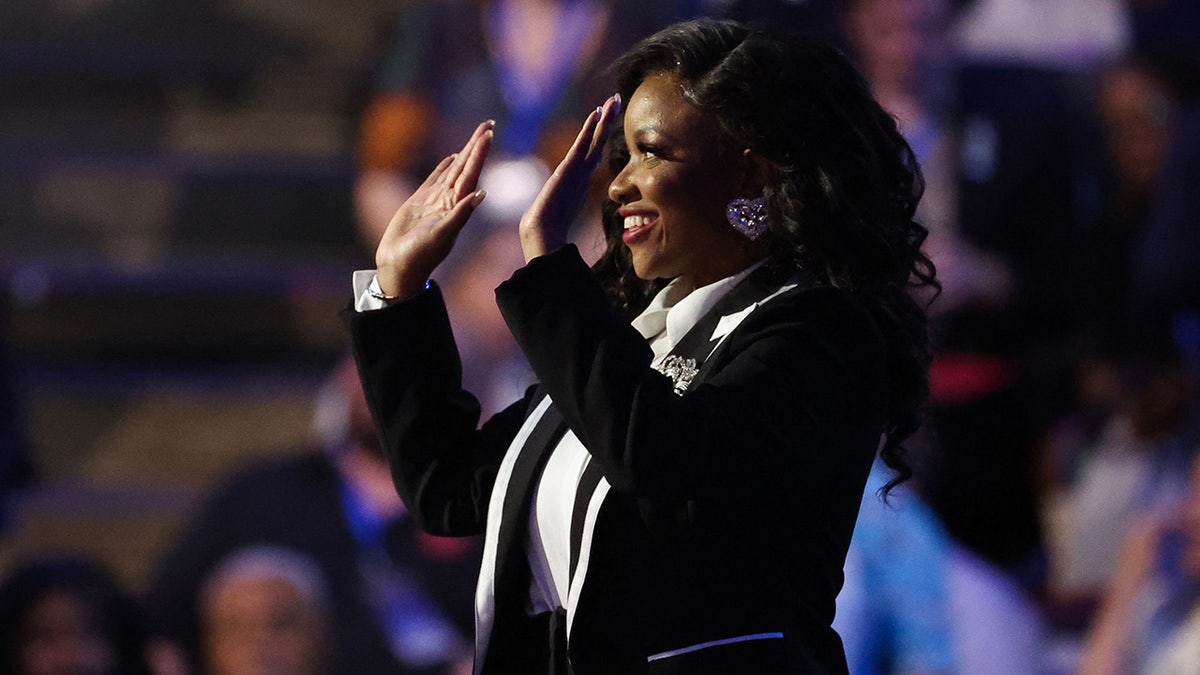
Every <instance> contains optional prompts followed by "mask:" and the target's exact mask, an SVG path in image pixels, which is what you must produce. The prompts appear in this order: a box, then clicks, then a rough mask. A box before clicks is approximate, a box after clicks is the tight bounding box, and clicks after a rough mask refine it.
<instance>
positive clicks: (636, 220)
mask: <svg viewBox="0 0 1200 675" xmlns="http://www.w3.org/2000/svg"><path fill="white" fill-rule="evenodd" d="M649 222H650V217H649V216H625V229H627V230H632V229H634V228H638V227H642V226H643V225H646V224H648V223H649Z"/></svg>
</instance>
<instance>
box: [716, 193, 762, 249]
mask: <svg viewBox="0 0 1200 675" xmlns="http://www.w3.org/2000/svg"><path fill="white" fill-rule="evenodd" d="M725 217H726V218H728V219H729V224H730V225H732V226H733V229H735V230H737V231H738V232H741V233H742V234H743V235H745V236H746V238H747V239H749V240H750V241H754V240H755V239H758V238H759V237H760V236H762V233H763V232H766V231H767V224H768V223H767V207H766V205H764V204H763V198H762V197H755V198H754V199H746V198H745V197H738V198H737V199H734V200H733V201H731V202H729V206H728V207H727V208H726V209H725Z"/></svg>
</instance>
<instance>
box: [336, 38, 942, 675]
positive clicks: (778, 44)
mask: <svg viewBox="0 0 1200 675" xmlns="http://www.w3.org/2000/svg"><path fill="white" fill-rule="evenodd" d="M618 68H619V72H620V83H619V84H620V87H619V91H620V95H619V96H614V97H612V98H610V99H609V100H608V101H606V102H605V103H604V105H603V106H601V107H600V108H597V110H596V111H595V112H594V113H592V114H591V115H590V116H589V117H588V119H587V120H586V122H585V123H584V125H583V128H582V129H581V131H580V134H579V136H578V137H577V139H576V142H575V145H574V146H573V147H572V148H571V150H570V151H569V152H568V153H567V156H566V158H565V159H564V160H563V162H562V163H561V164H560V165H559V167H558V169H557V170H556V172H555V174H554V175H553V176H552V177H551V178H550V180H549V181H548V182H547V183H546V185H545V187H544V188H543V190H542V192H541V194H540V195H539V197H538V199H537V201H536V202H535V204H534V205H533V207H531V209H530V210H529V211H528V212H527V213H526V214H525V216H524V218H523V219H522V221H521V225H520V238H521V243H522V247H523V250H524V253H525V257H526V259H527V261H528V263H527V265H526V266H525V267H524V268H522V269H520V270H518V271H517V272H515V273H514V274H513V276H512V277H511V278H510V279H509V280H508V281H506V282H505V283H503V284H502V285H501V286H500V287H499V288H498V289H497V291H496V294H497V301H498V303H499V305H500V309H501V311H502V313H503V314H504V316H505V320H506V321H507V322H508V325H509V327H510V329H511V330H512V332H513V335H514V336H515V338H516V340H517V342H518V344H520V345H521V348H522V349H523V351H524V352H525V354H526V356H527V357H528V358H529V361H530V364H531V365H532V367H533V369H534V372H535V373H536V374H537V375H538V378H539V380H540V384H539V386H537V387H536V388H534V389H532V390H531V391H530V392H529V393H528V394H527V396H526V397H525V399H524V400H522V401H520V402H518V403H517V404H515V405H513V406H512V407H510V408H508V409H506V410H504V411H503V412H501V413H499V414H497V415H495V416H494V417H492V418H491V419H490V420H489V421H488V422H487V423H486V424H484V425H483V426H482V427H481V428H480V429H478V430H476V420H477V406H476V404H475V402H474V400H473V399H472V398H471V397H470V396H468V395H466V394H465V393H464V392H462V391H461V388H460V386H459V381H460V377H459V368H458V359H457V355H456V353H455V349H454V344H453V339H452V336H451V335H450V333H449V329H448V322H447V319H446V313H445V308H444V306H443V304H442V302H441V299H440V295H439V293H438V291H437V288H436V286H434V285H433V284H432V282H426V281H425V280H426V279H427V278H428V276H429V275H430V274H431V273H432V271H433V269H434V267H435V266H436V265H437V263H438V262H439V261H440V260H441V259H442V258H443V257H444V256H445V255H446V252H447V251H448V250H449V249H450V247H451V246H452V244H453V240H454V236H455V234H456V232H457V230H458V229H459V228H461V227H462V225H463V224H464V222H465V221H466V219H467V217H468V216H469V213H470V210H471V209H472V208H473V207H474V206H475V205H477V204H478V203H479V202H480V201H481V200H482V199H483V197H484V195H483V193H482V192H478V191H476V188H475V181H476V179H477V177H478V174H479V171H480V166H481V164H482V162H483V159H484V157H485V156H486V154H487V151H488V148H489V145H490V141H491V133H492V132H491V125H490V123H485V124H483V125H480V127H479V128H478V129H477V130H476V132H475V134H474V136H472V138H471V140H470V141H469V142H468V143H467V145H466V146H465V147H464V148H463V151H462V152H460V153H459V154H458V155H456V156H453V157H450V158H447V159H446V160H444V161H443V162H442V164H440V165H439V167H438V168H437V169H436V170H435V171H434V173H433V174H432V175H431V176H430V178H429V179H428V180H427V181H426V182H425V184H424V185H423V186H422V187H421V188H420V189H419V190H418V191H417V192H416V193H414V195H413V197H412V198H411V199H410V200H409V201H408V202H407V203H406V204H405V206H404V207H403V208H401V209H400V211H399V212H398V213H397V214H396V216H395V217H394V218H393V220H392V223H391V224H390V226H389V228H388V232H387V233H386V234H385V235H384V237H383V240H382V241H381V243H380V247H379V250H378V252H377V257H376V262H377V264H378V267H379V269H378V270H377V272H376V274H375V276H374V277H373V280H372V276H371V274H370V273H358V274H357V275H356V287H358V288H359V289H361V290H365V292H364V293H362V294H361V295H360V300H359V305H358V309H359V310H370V308H372V307H379V306H384V305H386V307H385V308H384V309H381V310H378V311H359V312H349V313H347V318H348V320H349V323H350V326H351V329H352V333H353V338H354V348H355V352H356V357H357V359H358V363H359V369H360V373H361V375H362V377H363V381H364V384H365V390H366V392H367V399H368V402H369V403H370V405H371V407H372V410H373V413H374V415H375V417H376V421H377V423H378V425H379V427H380V430H381V434H382V438H383V441H384V443H385V445H386V446H387V448H388V453H389V460H390V463H391V468H392V473H393V477H394V479H395V482H396V487H397V489H398V490H399V492H400V495H401V496H402V497H403V498H404V500H405V502H406V503H407V504H408V506H409V508H410V509H411V511H412V512H413V514H414V516H415V517H416V518H418V520H419V522H420V523H421V524H422V525H423V526H424V527H426V528H429V529H430V530H431V531H433V532H437V533H441V534H472V533H477V532H485V535H486V537H485V551H484V562H483V566H482V569H481V572H480V580H479V585H478V591H477V597H476V616H477V636H476V642H477V644H476V665H475V668H476V672H478V673H541V672H549V673H566V672H573V673H576V674H578V675H584V674H586V673H638V672H649V673H676V672H678V673H709V672H712V673H732V672H739V673H741V672H746V673H795V672H822V673H823V672H845V670H846V664H845V657H844V654H843V651H842V646H841V643H840V641H839V639H838V637H837V634H836V633H834V632H833V630H832V629H831V628H830V622H831V620H832V618H833V606H834V605H833V602H834V597H835V596H836V594H837V591H838V588H839V587H840V585H841V579H842V577H841V574H842V572H841V570H842V562H843V559H844V556H845V553H846V546H847V542H848V541H849V538H850V533H851V530H852V529H853V526H854V519H855V515H856V512H857V509H858V502H859V499H860V497H861V495H862V490H863V486H864V484H865V481H866V477H867V473H868V471H869V469H870V466H871V462H872V458H873V457H874V455H875V452H876V449H877V448H879V447H880V441H881V435H882V438H883V442H882V449H881V452H882V454H883V456H884V458H885V460H886V461H888V462H889V463H890V464H891V465H892V466H893V467H894V468H896V469H898V470H899V471H900V473H899V474H898V478H903V476H904V475H905V473H906V467H905V466H904V464H903V461H902V459H901V457H900V454H901V453H900V443H901V442H902V441H903V439H904V438H906V437H907V436H908V435H910V434H911V433H912V432H913V431H914V430H915V429H916V428H917V426H918V424H919V407H920V405H921V402H922V401H923V399H924V396H925V392H926V390H927V378H926V370H925V368H926V363H927V355H926V345H925V337H924V336H925V333H924V315H923V313H922V312H921V310H920V309H919V307H918V306H917V305H916V304H915V303H914V302H913V301H912V299H911V298H910V297H909V296H908V295H907V293H906V289H907V286H908V285H909V283H910V281H913V280H915V281H917V282H920V283H932V282H933V270H932V266H931V265H930V264H929V261H928V259H927V258H925V257H924V256H923V255H922V254H921V253H920V251H919V244H920V241H921V239H922V238H923V236H924V229H923V228H921V227H920V226H918V225H917V224H915V223H913V222H912V220H911V217H912V213H913V209H914V208H915V205H916V201H917V194H918V192H919V184H920V181H919V176H918V173H917V170H916V167H915V163H914V162H913V161H912V153H911V150H909V148H908V146H907V145H906V144H905V142H904V140H903V138H902V137H901V136H900V135H899V133H897V131H896V125H895V122H894V121H893V120H892V119H891V118H890V117H888V115H887V114H886V113H884V112H883V111H882V110H881V109H880V107H879V106H878V104H877V103H875V102H874V100H873V99H872V97H871V95H870V93H869V90H868V88H867V86H866V84H865V83H864V82H863V80H862V78H861V77H859V76H858V75H857V74H856V73H855V72H854V70H853V68H851V67H850V66H849V65H848V64H847V63H846V61H845V60H844V59H843V58H842V57H841V56H840V55H838V54H837V53H836V52H834V51H833V50H830V49H828V48H825V47H822V46H819V45H815V44H810V43H807V42H803V41H797V40H791V39H783V38H778V37H773V36H771V35H768V34H763V33H757V32H750V31H748V30H747V29H745V28H744V27H742V26H740V25H738V24H734V23H719V22H711V21H696V22H689V23H685V24H679V25H677V26H673V27H671V28H668V29H666V30H665V31H663V32H660V33H658V34H656V35H654V36H652V37H650V38H648V39H647V40H645V41H644V42H642V43H641V44H640V45H638V46H637V47H635V48H634V49H633V50H632V51H631V52H630V53H629V54H628V55H627V56H626V57H624V58H623V59H622V61H621V62H620V63H619V64H618ZM622 100H624V101H628V106H627V108H626V110H624V112H622V111H621V101H622ZM618 117H621V118H622V120H621V124H620V125H619V126H620V127H621V128H620V130H619V132H618V133H614V134H613V143H612V147H611V148H610V152H609V155H610V162H611V164H612V168H613V169H615V170H616V177H615V178H614V179H613V181H612V183H611V184H610V186H609V197H610V198H611V200H612V204H611V205H610V208H609V209H608V212H609V217H608V218H607V219H606V223H605V226H606V230H607V236H608V241H609V248H608V251H607V252H606V254H605V256H604V258H603V259H602V260H601V261H600V263H598V264H597V269H596V271H595V273H593V271H591V270H589V269H588V267H587V265H586V264H585V263H584V262H583V261H582V259H581V258H580V257H579V254H578V252H577V251H576V250H575V249H574V248H573V247H572V246H569V245H564V243H563V242H565V241H566V230H567V229H568V226H569V222H570V220H571V219H572V217H573V215H574V213H575V208H576V205H577V204H578V203H579V201H580V199H581V198H582V195H583V193H584V191H585V190H586V185H587V182H588V179H589V177H590V174H591V173H592V170H593V169H594V168H595V167H596V165H597V164H598V163H599V161H600V157H601V154H602V149H603V145H604V143H605V140H606V138H607V137H608V130H609V126H610V125H612V124H613V123H614V122H615V121H616V119H617V118H618ZM668 280H669V281H670V283H667V281H668ZM368 281H369V282H370V285H369V286H368V284H367V283H366V282H368ZM630 316H636V318H635V319H634V320H633V325H632V326H631V325H630V323H629V317H630ZM568 661H569V666H568ZM568 668H569V669H570V670H569V671H568Z"/></svg>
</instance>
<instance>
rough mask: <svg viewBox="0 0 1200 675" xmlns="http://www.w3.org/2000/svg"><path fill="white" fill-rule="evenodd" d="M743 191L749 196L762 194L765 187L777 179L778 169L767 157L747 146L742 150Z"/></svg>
mask: <svg viewBox="0 0 1200 675" xmlns="http://www.w3.org/2000/svg"><path fill="white" fill-rule="evenodd" d="M741 164H742V170H743V171H742V185H741V188H742V191H743V192H744V193H745V194H746V196H748V197H759V196H762V193H763V188H764V187H766V186H767V184H768V183H770V182H771V181H773V180H774V179H775V176H776V174H777V173H778V170H777V169H776V168H775V165H774V164H772V163H771V161H770V160H768V159H767V158H766V157H763V156H762V155H760V154H758V153H757V152H755V151H753V150H751V149H749V148H747V149H745V150H742V156H741Z"/></svg>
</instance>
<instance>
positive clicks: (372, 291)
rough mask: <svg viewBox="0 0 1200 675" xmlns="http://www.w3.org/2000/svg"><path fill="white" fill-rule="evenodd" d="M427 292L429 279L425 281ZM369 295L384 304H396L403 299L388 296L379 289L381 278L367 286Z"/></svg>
mask: <svg viewBox="0 0 1200 675" xmlns="http://www.w3.org/2000/svg"><path fill="white" fill-rule="evenodd" d="M425 290H429V280H428V279H426V280H425ZM367 295H369V296H371V297H372V298H375V299H376V300H382V301H384V302H395V301H397V300H401V299H402V298H401V296H399V295H388V294H386V293H384V292H383V289H381V288H379V277H378V276H377V277H375V278H374V279H372V280H371V283H370V284H368V285H367Z"/></svg>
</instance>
